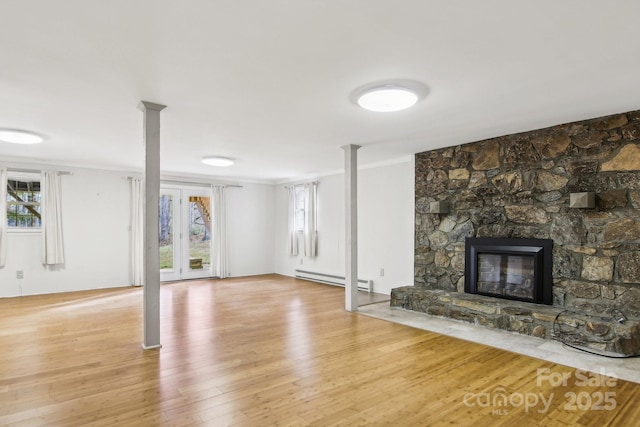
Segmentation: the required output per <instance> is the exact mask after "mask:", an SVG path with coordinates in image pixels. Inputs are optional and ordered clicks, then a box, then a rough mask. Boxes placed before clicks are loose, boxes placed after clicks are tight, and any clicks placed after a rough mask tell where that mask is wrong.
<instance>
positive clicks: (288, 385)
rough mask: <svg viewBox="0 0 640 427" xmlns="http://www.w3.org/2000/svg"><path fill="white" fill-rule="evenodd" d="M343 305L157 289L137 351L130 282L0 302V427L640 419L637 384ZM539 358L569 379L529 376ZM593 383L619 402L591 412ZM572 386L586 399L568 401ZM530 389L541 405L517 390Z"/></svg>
mask: <svg viewBox="0 0 640 427" xmlns="http://www.w3.org/2000/svg"><path fill="white" fill-rule="evenodd" d="M343 306H344V290H343V289H341V288H337V287H332V286H326V285H320V284H316V283H311V282H307V281H303V280H296V279H293V278H288V277H283V276H278V275H264V276H256V277H250V278H234V279H226V280H196V281H188V282H179V283H172V284H164V285H163V286H162V287H161V320H162V324H161V341H162V344H163V347H162V348H161V349H158V350H150V351H144V350H142V349H141V348H140V342H141V338H142V323H141V322H142V291H141V289H139V288H123V289H107V290H96V291H83V292H74V293H68V294H54V295H39V296H32V297H21V298H7V299H1V300H0V325H2V327H1V329H0V425H11V426H34V425H37V426H41V425H52V426H87V425H90V426H110V425H118V426H121V425H125V426H126V425H159V426H195V425H214V426H258V425H259V426H263V425H316V426H328V425H336V426H340V425H344V426H352V425H411V426H413V425H417V426H421V425H424V426H433V425H473V426H474V427H479V426H484V425H487V426H500V425H504V426H511V425H553V426H556V425H577V426H626V425H631V424H632V423H633V422H635V421H636V420H637V419H639V418H640V405H637V404H636V402H637V401H638V399H639V398H640V385H638V384H635V383H631V382H625V381H621V380H617V381H616V384H615V385H614V386H611V385H603V384H595V385H594V384H592V385H581V384H576V377H575V375H576V370H575V369H572V368H568V367H565V366H561V365H556V364H553V363H550V362H545V361H541V360H537V359H533V358H530V357H526V356H522V355H518V354H514V353H510V352H507V351H503V350H499V349H495V348H492V347H488V346H485V345H480V344H474V343H470V342H466V341H461V340H458V339H454V338H450V337H447V336H443V335H439V334H435V333H432V332H428V331H423V330H418V329H414V328H410V327H407V326H402V325H398V324H394V323H390V322H386V321H383V320H379V319H374V318H370V317H367V316H362V315H358V314H356V313H350V312H346V311H344V310H343ZM602 363H603V367H606V366H607V364H606V359H605V358H603V359H602ZM538 369H546V370H547V371H545V372H548V373H549V374H552V375H556V376H561V375H568V376H569V377H570V380H568V381H567V384H564V385H553V384H551V383H550V382H549V381H548V380H545V381H542V383H541V384H538V382H537V378H538ZM604 393H609V403H610V405H609V406H612V405H613V406H615V407H608V408H605V409H603V408H596V407H595V406H597V405H595V402H596V400H598V398H599V396H604ZM572 394H573V395H575V396H577V398H578V399H581V400H578V401H576V402H577V403H578V404H577V405H574V406H572V405H571V396H572ZM536 396H537V398H538V399H548V400H549V405H548V406H547V407H544V406H543V405H542V404H541V403H540V402H539V401H538V402H537V403H536V405H533V400H531V402H530V403H532V405H530V407H529V406H525V405H524V404H522V402H524V400H518V399H534V398H535V397H536ZM505 399H506V400H505ZM509 399H511V400H509ZM576 402H574V403H576ZM630 423H631V424H630Z"/></svg>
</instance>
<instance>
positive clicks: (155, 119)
mask: <svg viewBox="0 0 640 427" xmlns="http://www.w3.org/2000/svg"><path fill="white" fill-rule="evenodd" d="M138 108H139V109H140V110H141V111H142V112H143V122H144V136H143V138H144V155H145V160H144V214H143V218H144V220H143V226H142V228H143V234H144V254H143V262H144V266H143V290H142V293H143V300H144V306H143V310H144V342H143V343H142V348H143V349H145V350H149V349H152V348H160V347H161V346H162V345H161V344H160V252H159V243H158V238H159V236H158V234H159V233H158V225H159V224H158V205H159V202H160V111H162V110H163V109H164V108H166V106H165V105H160V104H154V103H152V102H147V101H141V102H140V105H139V106H138Z"/></svg>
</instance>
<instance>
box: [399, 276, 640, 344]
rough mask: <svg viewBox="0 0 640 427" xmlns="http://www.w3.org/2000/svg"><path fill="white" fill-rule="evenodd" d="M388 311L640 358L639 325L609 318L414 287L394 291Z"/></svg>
mask: <svg viewBox="0 0 640 427" xmlns="http://www.w3.org/2000/svg"><path fill="white" fill-rule="evenodd" d="M391 306H392V307H401V308H404V309H407V310H413V311H419V312H422V313H426V314H431V315H434V316H442V317H448V318H451V319H456V320H461V321H464V322H469V323H473V324H476V325H482V326H487V327H490V328H495V329H502V330H505V331H510V332H517V333H519V334H523V335H531V336H534V337H538V338H547V339H551V338H557V339H559V340H562V341H563V342H566V343H568V344H572V345H576V346H579V347H584V348H585V349H588V350H590V351H593V352H596V353H599V354H609V355H615V356H633V355H637V354H640V322H639V321H638V320H628V319H627V320H626V321H625V322H624V323H619V322H618V320H617V319H615V318H614V317H613V316H611V315H608V316H607V315H604V314H601V315H594V314H591V315H589V314H586V313H584V312H577V311H573V310H565V309H564V308H559V307H550V306H548V305H543V304H533V303H527V302H522V301H508V300H496V298H492V297H486V296H482V295H472V294H465V293H460V292H447V291H443V290H440V289H436V290H429V289H423V288H416V287H413V286H405V287H402V288H396V289H393V290H392V292H391Z"/></svg>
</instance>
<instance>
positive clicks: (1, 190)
mask: <svg viewBox="0 0 640 427" xmlns="http://www.w3.org/2000/svg"><path fill="white" fill-rule="evenodd" d="M7 174H8V173H7V170H6V169H0V268H2V267H4V264H5V262H6V261H7V227H8V224H7Z"/></svg>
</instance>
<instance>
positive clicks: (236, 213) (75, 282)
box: [0, 165, 274, 297]
mask: <svg viewBox="0 0 640 427" xmlns="http://www.w3.org/2000/svg"><path fill="white" fill-rule="evenodd" d="M11 166H12V167H20V168H28V169H38V167H29V165H16V166H14V165H11ZM58 169H59V170H69V171H71V172H72V175H65V176H62V219H63V235H64V247H65V261H66V262H65V264H64V265H62V266H55V267H53V268H51V267H44V266H43V265H42V249H41V244H42V239H41V234H40V233H36V234H24V233H22V234H17V233H9V235H8V238H7V240H8V242H7V243H8V253H7V262H6V265H5V267H4V268H0V297H12V296H18V295H31V294H44V293H54V292H67V291H77V290H85V289H98V288H112V287H122V286H129V284H130V269H129V266H130V264H129V262H130V261H129V253H130V249H129V237H130V213H129V209H130V200H129V197H130V189H129V182H128V181H127V180H126V179H125V177H126V176H127V175H131V174H128V173H126V172H116V171H103V170H95V169H74V168H67V167H60V168H58ZM226 191H227V215H228V219H227V228H228V231H227V234H228V241H229V245H228V246H229V267H230V272H231V274H232V275H233V276H245V275H254V274H263V273H273V271H274V267H273V266H274V254H273V239H274V230H273V223H274V200H273V194H274V187H273V186H272V185H262V184H252V183H248V184H243V188H228V189H227V190H226ZM18 270H22V271H23V272H24V278H23V279H17V278H16V272H17V271H18Z"/></svg>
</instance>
